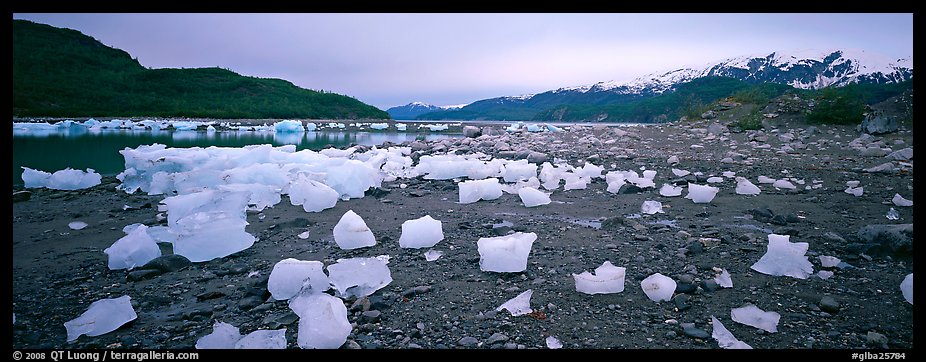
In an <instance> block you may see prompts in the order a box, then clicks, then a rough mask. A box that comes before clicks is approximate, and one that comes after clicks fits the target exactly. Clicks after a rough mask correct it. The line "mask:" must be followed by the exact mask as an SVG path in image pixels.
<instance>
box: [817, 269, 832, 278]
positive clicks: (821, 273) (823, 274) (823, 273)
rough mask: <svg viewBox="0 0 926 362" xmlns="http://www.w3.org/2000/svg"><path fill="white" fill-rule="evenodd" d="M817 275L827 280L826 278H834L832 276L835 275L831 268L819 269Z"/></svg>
mask: <svg viewBox="0 0 926 362" xmlns="http://www.w3.org/2000/svg"><path fill="white" fill-rule="evenodd" d="M816 275H817V277H819V278H820V279H823V280H826V279H829V278H832V277H833V272H831V271H829V270H820V271H817V274H816Z"/></svg>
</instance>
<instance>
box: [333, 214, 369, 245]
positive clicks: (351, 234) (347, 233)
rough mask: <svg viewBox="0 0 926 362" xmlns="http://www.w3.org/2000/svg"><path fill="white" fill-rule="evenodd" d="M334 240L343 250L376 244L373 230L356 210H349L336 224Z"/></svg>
mask: <svg viewBox="0 0 926 362" xmlns="http://www.w3.org/2000/svg"><path fill="white" fill-rule="evenodd" d="M334 242H335V243H337V244H338V247H340V248H341V249H343V250H351V249H357V248H365V247H368V246H373V245H376V238H375V237H374V236H373V231H371V230H370V228H369V227H367V223H366V222H365V221H363V218H361V217H360V215H357V213H355V212H354V210H347V212H345V213H344V215H342V216H341V219H340V220H339V221H338V223H337V225H335V226H334Z"/></svg>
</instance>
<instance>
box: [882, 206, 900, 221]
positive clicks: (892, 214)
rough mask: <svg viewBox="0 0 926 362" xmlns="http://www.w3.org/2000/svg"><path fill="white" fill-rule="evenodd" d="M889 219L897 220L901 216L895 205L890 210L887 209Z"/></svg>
mask: <svg viewBox="0 0 926 362" xmlns="http://www.w3.org/2000/svg"><path fill="white" fill-rule="evenodd" d="M885 217H887V219H888V220H897V219H899V218H900V213H899V212H897V210H895V209H894V208H893V207H892V208H891V209H890V210H887V215H885Z"/></svg>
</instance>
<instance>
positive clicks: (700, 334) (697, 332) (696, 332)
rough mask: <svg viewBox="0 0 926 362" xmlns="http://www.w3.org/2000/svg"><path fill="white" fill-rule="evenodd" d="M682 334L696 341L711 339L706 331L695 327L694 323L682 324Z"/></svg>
mask: <svg viewBox="0 0 926 362" xmlns="http://www.w3.org/2000/svg"><path fill="white" fill-rule="evenodd" d="M682 334H684V335H686V336H688V337H691V338H698V339H708V338H711V334H710V333H707V331H705V330H703V329H701V328H697V327H695V325H694V323H682Z"/></svg>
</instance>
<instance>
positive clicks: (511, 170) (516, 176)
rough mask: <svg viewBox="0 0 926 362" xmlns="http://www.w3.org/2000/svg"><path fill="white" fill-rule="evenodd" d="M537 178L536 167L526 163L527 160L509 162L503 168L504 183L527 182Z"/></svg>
mask: <svg viewBox="0 0 926 362" xmlns="http://www.w3.org/2000/svg"><path fill="white" fill-rule="evenodd" d="M536 176H537V165H535V164H533V163H529V162H527V160H517V161H511V162H508V163H506V164H505V166H504V179H505V182H515V181H520V180H527V179H529V178H531V177H536Z"/></svg>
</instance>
